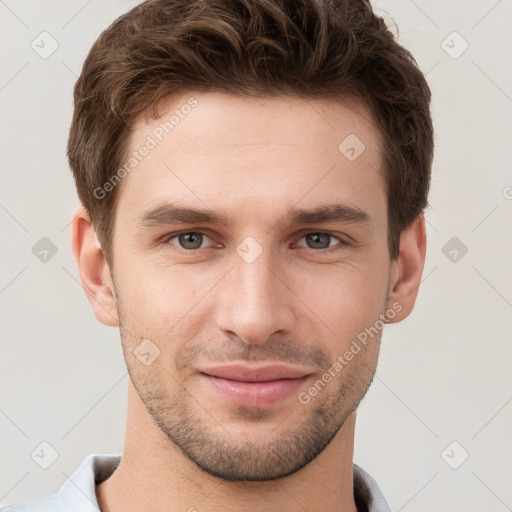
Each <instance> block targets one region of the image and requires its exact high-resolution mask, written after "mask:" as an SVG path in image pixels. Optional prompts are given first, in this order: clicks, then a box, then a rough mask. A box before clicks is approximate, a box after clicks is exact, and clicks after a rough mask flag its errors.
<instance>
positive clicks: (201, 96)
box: [112, 93, 391, 480]
mask: <svg viewBox="0 0 512 512" xmlns="http://www.w3.org/2000/svg"><path fill="white" fill-rule="evenodd" d="M185 105H189V106H190V108H187V107H185ZM166 109H167V111H166V112H165V113H164V114H163V116H162V117H161V118H160V119H158V120H154V121H152V122H151V123H150V124H147V123H146V122H145V121H144V120H143V119H142V118H141V119H140V120H139V121H138V122H137V123H136V124H135V126H134V131H133V133H132V137H131V140H130V147H131V151H132V152H133V151H135V152H136V153H137V155H138V157H141V153H143V154H144V155H143V156H142V157H141V158H138V160H137V163H136V165H134V167H133V170H131V171H130V172H129V173H127V176H126V177H124V179H123V181H122V182H121V184H120V185H118V186H119V187H120V190H119V191H118V192H119V193H120V197H119V203H118V206H117V211H116V221H115V230H114V238H113V247H114V251H113V260H114V271H113V275H112V278H113V284H114V288H115V296H116V300H117V312H118V316H119V322H120V330H121V337H122V344H123V351H124V356H125V359H126V364H127V367H128V370H129V374H130V377H131V380H132V382H133V384H134V387H135V388H136V390H137V392H138V394H139V396H140V398H141V400H142V401H143V403H144V404H145V406H146V408H147V411H148V414H150V415H151V416H152V418H153V419H154V421H155V423H156V424H157V425H158V427H159V428H160V429H161V431H162V432H163V433H164V434H165V435H166V439H168V440H169V442H171V443H174V444H175V445H177V446H178V447H179V448H180V449H181V451H182V452H183V453H184V454H185V455H186V456H187V457H188V458H189V459H191V460H192V461H194V462H195V463H196V464H197V465H198V466H199V467H200V468H202V469H203V470H204V471H207V472H208V473H210V474H212V475H216V476H220V477H222V478H225V479H228V480H268V479H274V478H279V477H283V476H286V475H289V474H292V473H294V472H295V471H297V470H299V469H300V468H302V467H304V466H305V465H306V464H308V463H309V462H310V461H312V460H313V459H314V458H315V457H316V456H318V455H319V454H320V453H321V452H322V450H323V449H324V448H325V447H326V446H327V445H328V443H329V442H330V441H331V440H332V439H333V437H334V436H335V435H336V433H337V432H338V430H339V429H340V427H341V426H342V425H343V423H344V421H345V420H346V419H347V417H348V416H349V415H350V414H351V413H352V412H353V411H354V410H355V409H356V407H357V405H358V404H359V402H360V401H361V399H362V398H363V396H364V395H365V393H366V391H367V389H368V387H369V385H370V383H371V381H372V378H373V375H374V372H375V368H376V364H377V358H378V352H379V343H380V333H381V330H382V325H383V320H384V318H385V316H386V315H387V314H388V312H389V310H390V308H391V305H390V304H389V301H388V291H389V284H390V269H391V261H390V259H389V253H388V244H387V215H386V193H385V187H384V180H383V176H382V163H381V150H380V147H379V144H380V138H379V134H378V131H377V129H376V127H375V126H374V124H373V123H372V121H371V117H370V114H369V113H368V111H367V110H366V109H365V108H364V106H363V105H362V104H361V103H359V102H357V101H355V100H350V101H349V100H347V101H346V103H344V104H341V103H337V102H331V101H326V100H322V101H321V100H314V101H306V100H304V99H301V98H258V99H248V98H237V97H233V96H230V95H226V94H221V93H197V94H189V95H186V94H185V95H183V96H181V97H180V98H174V99H173V101H172V102H171V101H169V102H168V104H167V105H166ZM171 116H174V119H173V118H172V117H171ZM169 120H170V121H169ZM165 122H168V124H167V125H165V124H164V125H163V126H165V128H166V129H164V128H162V123H165ZM171 127H172V128H171ZM347 137H348V139H347ZM150 139H151V141H152V142H150ZM340 144H341V145H340ZM363 144H364V146H363ZM143 146H146V147H147V148H149V149H148V150H147V151H145V150H141V148H142V147H143ZM132 163H134V162H132ZM368 333H371V334H368ZM363 340H365V341H364V342H363ZM355 347H358V348H359V350H357V348H355ZM349 353H351V354H352V356H351V357H350V355H349Z"/></svg>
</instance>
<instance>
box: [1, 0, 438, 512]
mask: <svg viewBox="0 0 512 512" xmlns="http://www.w3.org/2000/svg"><path fill="white" fill-rule="evenodd" d="M429 103H430V91H429V88H428V85H427V83H426V81H425V79H424V77H423V75H422V73H421V72H420V71H419V69H418V68H417V66H416V64H415V61H414V59H413V58H412V56H411V55H410V54H409V53H408V52H407V51H406V50H405V49H404V48H402V47H401V46H400V45H398V43H397V42H396V41H395V39H394V38H393V35H392V34H391V33H390V32H389V31H388V30H387V28H386V26H385V24H384V21H383V20H382V19H380V18H379V17H377V16H375V15H374V13H373V12H372V8H371V6H370V3H369V2H368V1H365V0H332V1H328V0H301V1H296V0H295V1H291V0H238V1H234V0H232V1H229V0H225V1H220V0H198V1H192V2H191V1H188V0H149V1H147V2H144V3H142V4H141V5H139V6H137V7H135V8H134V9H132V10H131V11H130V12H128V13H127V14H125V15H124V16H121V17H120V18H119V19H118V20H116V21H115V22H114V23H113V24H112V25H111V26H110V27H109V28H108V29H107V30H106V31H105V32H104V33H103V34H102V35H101V36H100V37H99V39H98V40H97V41H96V43H95V44H94V46H93V48H92V49H91V52H90V53H89V56H88V57H87V60H86V62H85V65H84V67H83V70H82V74H81V76H80V78H79V79H78V82H77V84H76V87H75V111H74V117H73V123H72V126H71V131H70V138H69V145H68V156H69V160H70V165H71V168H72V170H73V173H74V177H75V181H76V185H77V190H78V194H79V197H80V200H81V202H82V206H81V207H80V208H79V210H78V211H77V214H76V216H75V219H74V221H73V230H72V246H73V252H74V255H75V258H76V260H77V264H78V268H79V271H80V277H81V280H82V284H83V286H84V289H85V291H86V293H87V297H88V298H89V300H90V303H91V305H92V308H93V310H94V312H95V315H96V317H97V318H98V320H99V321H101V322H102V323H104V324H106V325H110V326H114V327H119V329H120V334H121V341H122V347H123V353H124V356H125V360H126V364H127V367H128V370H129V375H130V382H129V390H128V421H127V429H126V437H125V446H124V450H123V453H122V455H121V454H110V455H98V454H95V455H91V456H89V457H88V458H87V459H86V460H85V461H84V462H83V463H82V465H81V466H80V467H79V468H78V470H77V471H76V473H75V474H74V475H73V476H72V477H71V479H70V480H71V481H67V482H66V483H65V484H64V485H63V486H62V488H61V489H60V490H59V492H57V493H56V494H54V495H52V496H49V497H46V498H43V499H41V500H37V501H34V502H30V503H28V504H21V505H13V506H11V507H6V508H5V510H6V511H13V512H15V511H16V512H21V511H24V510H48V511H50V510H51V511H61V510H62V511H64V510H66V511H69V510H73V511H75V512H78V511H89V510H91V511H92V510H98V509H100V510H101V511H103V512H117V511H123V512H132V511H140V510H151V511H153V512H163V511H175V510H176V511H178V510H182V511H187V510H188V511H202V510H208V511H221V510H222V511H224V510H230V511H231V510H258V511H259V510H261V511H264V510H265V511H267V510H269V511H270V510H279V511H297V510H308V511H310V512H315V511H319V510H322V511H323V510H329V511H345V512H356V511H370V512H382V511H387V510H389V507H388V505H387V503H386V500H385V498H384V496H383V495H382V493H381V491H380V489H379V487H378V485H377V483H376V482H375V481H374V480H373V479H372V478H371V477H370V476H369V475H368V474H367V473H366V472H365V471H364V470H363V469H362V468H360V467H359V466H357V465H355V464H354V463H353V460H352V458H353V443H354V429H355V418H356V410H357V407H358V405H359V403H360V402H361V400H362V398H363V397H364V396H365V394H366V392H367V390H368V388H369V386H370V384H371V382H372V379H373V376H374V373H375V369H376V365H377V360H378V354H379V345H380V338H381V334H382V329H383V327H384V324H385V323H389V322H398V321H401V320H403V319H404V318H405V317H407V316H408V315H409V314H410V312H411V310H412V309H413V306H414V302H415V298H416V295H417V291H418V286H419V284H420V279H421V273H422V270H423V264H424V259H425V246H426V241H425V224H424V218H423V212H424V209H425V207H426V205H427V193H428V188H429V182H430V167H431V163H432V154H433V133H432V122H431V118H430V110H429Z"/></svg>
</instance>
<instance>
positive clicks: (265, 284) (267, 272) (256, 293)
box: [217, 250, 296, 344]
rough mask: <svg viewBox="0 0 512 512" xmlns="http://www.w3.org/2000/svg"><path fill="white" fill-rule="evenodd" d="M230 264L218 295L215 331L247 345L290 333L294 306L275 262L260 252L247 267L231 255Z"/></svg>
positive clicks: (294, 318)
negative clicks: (233, 337) (230, 266)
mask: <svg viewBox="0 0 512 512" xmlns="http://www.w3.org/2000/svg"><path fill="white" fill-rule="evenodd" d="M232 263H233V264H232V270H231V271H230V272H228V274H227V275H226V277H225V279H223V281H222V286H221V289H220V293H219V295H218V302H217V326H218V328H219V329H221V330H222V331H224V332H227V333H229V334H234V335H236V336H238V337H239V338H240V339H241V340H243V341H245V342H246V343H250V344H262V343H265V341H267V340H268V339H269V337H270V336H272V335H273V334H275V333H278V332H279V333H281V334H287V333H290V332H291V331H292V328H293V326H294V324H295V322H296V313H295V310H294V307H295V306H296V304H295V305H294V295H293V292H292V290H291V289H290V284H289V283H287V282H286V281H287V278H286V276H285V275H284V272H283V270H282V265H280V264H279V261H278V260H277V258H276V257H274V256H273V255H272V254H271V251H270V250H263V252H262V253H261V254H260V255H259V256H258V258H256V260H254V261H252V262H250V263H249V262H247V261H245V260H244V259H243V258H242V257H240V256H239V255H238V254H237V253H235V254H234V255H233V259H232Z"/></svg>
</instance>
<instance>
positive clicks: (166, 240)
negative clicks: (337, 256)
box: [162, 231, 349, 255]
mask: <svg viewBox="0 0 512 512" xmlns="http://www.w3.org/2000/svg"><path fill="white" fill-rule="evenodd" d="M189 234H200V235H203V236H206V237H207V238H210V240H211V239H212V238H211V237H210V236H208V235H207V234H206V233H204V232H203V231H178V232H176V233H170V234H168V235H165V237H164V238H163V239H162V244H163V245H166V244H169V245H174V244H170V241H171V240H172V239H173V238H176V237H178V236H180V235H189ZM311 234H315V235H328V236H330V237H333V238H336V239H337V240H338V241H339V242H340V243H339V244H337V245H335V246H333V247H329V248H325V249H313V248H311V247H302V248H303V249H309V250H310V251H313V252H316V253H323V254H325V253H331V252H334V251H338V250H340V249H341V248H344V247H346V246H348V245H349V243H348V242H347V241H346V240H344V239H343V238H341V237H340V236H339V235H337V234H336V233H333V232H331V231H308V232H307V233H304V234H303V235H302V236H301V237H300V238H299V240H301V239H302V238H304V237H305V236H307V235H311ZM174 247H176V248H177V249H179V250H181V251H183V252H185V253H189V254H191V255H194V254H197V253H199V252H200V251H202V250H203V249H208V247H203V248H200V249H184V248H183V247H179V246H176V245H175V246H174Z"/></svg>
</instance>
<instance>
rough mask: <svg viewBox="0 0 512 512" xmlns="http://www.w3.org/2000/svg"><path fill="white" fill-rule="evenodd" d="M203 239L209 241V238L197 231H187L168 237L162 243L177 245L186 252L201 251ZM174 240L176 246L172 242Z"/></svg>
mask: <svg viewBox="0 0 512 512" xmlns="http://www.w3.org/2000/svg"><path fill="white" fill-rule="evenodd" d="M205 238H207V239H209V240H211V239H210V237H208V236H206V235H205V234H204V233H201V232H199V231H187V232H182V233H176V234H171V235H168V236H167V237H166V238H165V240H164V242H165V243H170V244H172V245H178V247H180V248H181V249H185V250H187V251H193V250H197V249H201V245H202V243H203V241H204V239H205ZM174 239H176V241H177V244H175V243H173V242H172V240H174Z"/></svg>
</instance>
